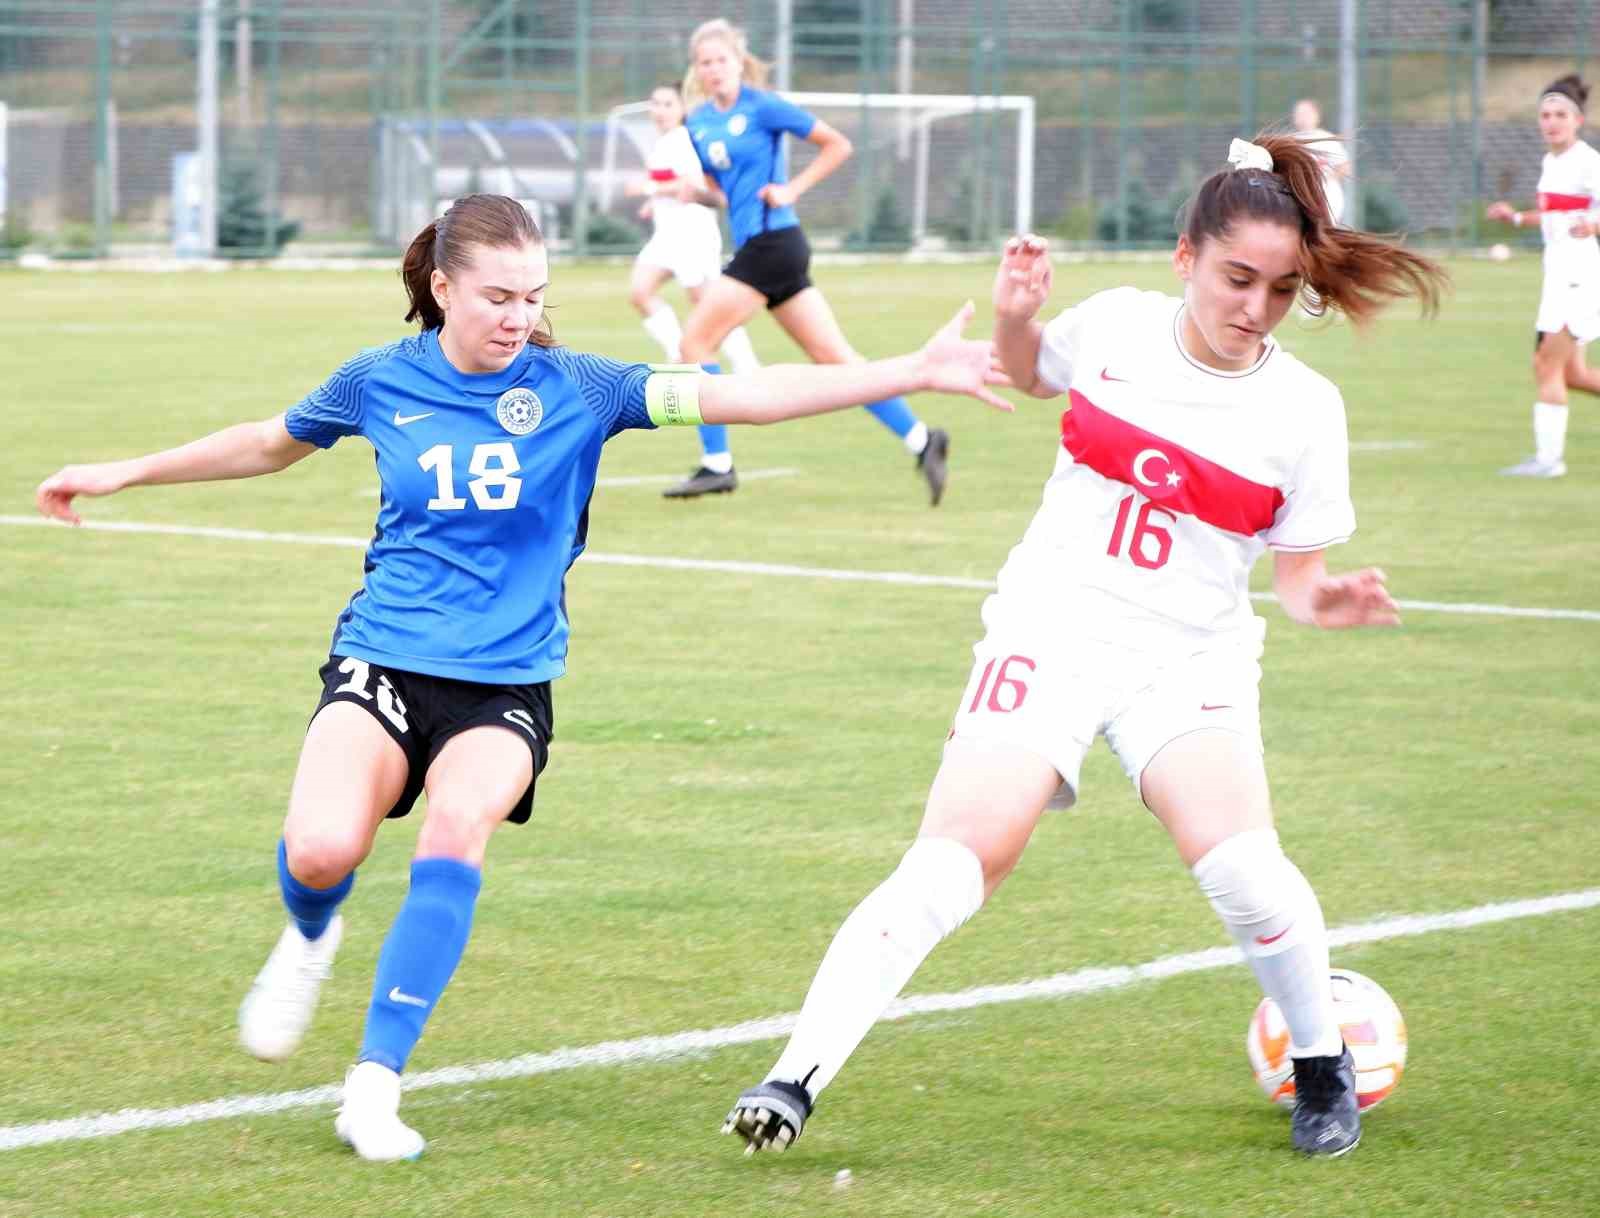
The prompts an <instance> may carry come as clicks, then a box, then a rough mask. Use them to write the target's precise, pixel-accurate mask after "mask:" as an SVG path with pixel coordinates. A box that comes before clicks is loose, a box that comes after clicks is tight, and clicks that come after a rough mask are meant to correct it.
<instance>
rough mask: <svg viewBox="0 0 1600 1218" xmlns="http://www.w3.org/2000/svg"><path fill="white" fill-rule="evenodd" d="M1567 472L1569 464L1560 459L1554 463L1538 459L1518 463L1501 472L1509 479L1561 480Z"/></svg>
mask: <svg viewBox="0 0 1600 1218" xmlns="http://www.w3.org/2000/svg"><path fill="white" fill-rule="evenodd" d="M1566 472H1567V463H1566V462H1565V461H1562V460H1561V459H1560V458H1557V459H1556V460H1554V461H1541V460H1539V458H1538V457H1529V458H1528V459H1527V460H1526V461H1518V462H1517V463H1516V464H1515V465H1508V466H1506V467H1505V469H1503V470H1501V471H1500V473H1501V474H1502V475H1503V476H1505V477H1507V478H1561V477H1565V475H1566Z"/></svg>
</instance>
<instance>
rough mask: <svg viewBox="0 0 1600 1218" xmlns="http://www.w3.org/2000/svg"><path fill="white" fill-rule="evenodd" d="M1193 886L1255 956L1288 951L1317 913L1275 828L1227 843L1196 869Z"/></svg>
mask: <svg viewBox="0 0 1600 1218" xmlns="http://www.w3.org/2000/svg"><path fill="white" fill-rule="evenodd" d="M1192 871H1193V874H1194V878H1195V882H1196V883H1198V884H1199V885H1200V891H1201V892H1202V893H1204V894H1205V897H1206V899H1207V900H1208V901H1210V903H1211V907H1212V909H1214V910H1215V911H1216V913H1217V916H1218V917H1220V918H1221V919H1222V920H1223V922H1224V923H1225V924H1226V925H1227V926H1228V928H1229V929H1230V930H1231V931H1233V932H1234V934H1235V935H1236V936H1238V937H1239V938H1240V941H1241V942H1244V943H1246V944H1247V945H1248V946H1247V950H1249V951H1250V952H1252V953H1257V954H1263V955H1265V954H1271V953H1272V952H1275V951H1284V950H1287V949H1288V948H1289V947H1292V946H1294V945H1295V944H1296V943H1298V942H1299V937H1298V934H1297V933H1291V932H1295V931H1297V930H1298V929H1299V928H1301V926H1302V923H1304V922H1306V921H1307V920H1308V918H1309V915H1310V914H1311V913H1312V912H1313V911H1314V910H1315V909H1316V897H1315V895H1314V894H1313V893H1312V891H1311V886H1310V885H1309V884H1307V883H1306V879H1305V876H1303V875H1302V874H1301V873H1300V869H1299V868H1298V867H1296V866H1295V865H1294V863H1293V862H1292V861H1291V860H1290V859H1289V857H1288V856H1287V855H1286V854H1284V852H1283V848H1282V847H1281V846H1280V845H1279V844H1278V834H1277V832H1276V830H1273V829H1247V830H1245V831H1244V832H1242V833H1235V834H1234V835H1233V836H1232V837H1228V838H1225V839H1223V840H1222V841H1221V842H1219V843H1217V845H1215V846H1213V847H1212V848H1211V849H1210V850H1208V851H1207V852H1206V853H1205V854H1204V855H1203V856H1201V858H1200V860H1199V861H1198V862H1197V863H1195V865H1194V867H1193V868H1192Z"/></svg>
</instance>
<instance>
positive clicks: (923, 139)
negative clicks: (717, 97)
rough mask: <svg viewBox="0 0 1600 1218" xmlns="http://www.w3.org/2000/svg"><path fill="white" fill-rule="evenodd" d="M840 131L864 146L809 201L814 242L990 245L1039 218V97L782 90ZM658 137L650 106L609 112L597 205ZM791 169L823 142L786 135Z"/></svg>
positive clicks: (611, 198)
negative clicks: (1036, 202) (1035, 192)
mask: <svg viewBox="0 0 1600 1218" xmlns="http://www.w3.org/2000/svg"><path fill="white" fill-rule="evenodd" d="M784 97H786V98H787V99H788V100H789V101H792V102H793V103H794V104H795V105H797V106H799V107H800V108H801V109H803V110H807V111H809V112H810V113H812V114H814V115H816V116H817V117H818V118H819V119H821V120H823V121H824V122H826V123H828V124H829V125H830V126H832V127H835V128H837V129H838V130H840V131H842V132H843V133H844V134H845V135H847V136H848V137H849V138H850V141H851V143H852V144H853V145H854V146H855V153H854V155H853V156H852V157H851V158H850V160H848V161H846V162H845V163H844V165H843V166H841V167H840V168H839V169H838V170H837V171H836V172H835V173H834V174H832V175H831V176H830V177H829V178H827V179H826V180H825V181H823V182H822V183H820V184H819V185H818V186H817V187H816V188H815V189H814V190H812V191H810V192H809V193H808V194H807V195H806V197H805V199H804V200H803V201H802V202H801V204H800V214H801V219H802V220H803V222H804V224H805V227H806V232H807V233H808V234H809V235H810V236H811V237H812V238H813V241H814V242H815V243H816V244H819V245H823V246H828V245H847V246H858V247H861V248H872V247H873V246H880V247H881V246H885V245H898V246H901V247H907V246H909V247H910V248H913V249H928V248H930V247H934V246H938V245H940V244H947V245H967V244H973V243H986V242H988V241H990V240H992V239H993V238H994V237H995V236H996V235H997V234H999V233H1002V232H1026V231H1028V230H1029V229H1030V228H1032V227H1033V183H1034V99H1033V98H1032V97H1026V96H1001V97H992V96H967V95H963V94H931V93H785V94H784ZM654 140H655V128H654V126H653V125H652V124H651V122H650V119H649V114H648V103H646V102H632V103H629V104H627V105H622V106H617V107H615V108H614V109H612V111H611V113H610V114H609V116H608V117H607V119H606V138H605V150H604V153H603V155H602V158H601V165H600V167H599V171H598V175H597V182H596V189H594V191H593V193H592V195H591V198H593V199H594V202H595V205H596V206H597V207H598V208H599V209H601V210H603V211H609V210H612V209H615V208H617V207H618V206H619V198H620V196H621V193H622V189H623V187H624V185H625V183H626V181H627V180H628V179H629V178H632V177H636V176H637V175H638V173H639V171H640V169H641V167H642V165H643V161H644V156H645V154H646V153H647V152H648V151H649V148H650V146H651V144H652V142H653V141H654ZM786 148H787V151H788V155H789V158H790V164H789V174H790V177H793V176H794V175H795V174H796V173H798V172H799V171H800V170H801V169H803V168H804V167H805V165H806V164H807V163H808V162H809V161H810V159H811V157H812V156H813V155H815V152H816V149H815V146H814V145H811V144H809V143H805V142H803V141H799V140H789V141H787V142H786Z"/></svg>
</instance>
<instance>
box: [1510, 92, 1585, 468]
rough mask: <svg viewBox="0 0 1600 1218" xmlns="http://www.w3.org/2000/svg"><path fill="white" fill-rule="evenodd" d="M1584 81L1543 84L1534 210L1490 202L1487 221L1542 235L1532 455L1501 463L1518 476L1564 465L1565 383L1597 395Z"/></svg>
mask: <svg viewBox="0 0 1600 1218" xmlns="http://www.w3.org/2000/svg"><path fill="white" fill-rule="evenodd" d="M1588 98H1589V86H1587V85H1586V84H1584V83H1583V81H1582V80H1580V79H1579V78H1578V77H1577V76H1576V75H1568V76H1563V77H1562V78H1561V79H1560V80H1557V81H1553V82H1551V83H1550V84H1549V85H1548V86H1546V88H1545V90H1544V92H1543V93H1542V94H1541V95H1540V97H1539V134H1540V135H1542V136H1543V137H1544V142H1545V147H1546V149H1547V151H1546V152H1545V154H1544V163H1543V166H1542V168H1541V169H1540V172H1539V205H1538V209H1537V210H1536V211H1531V212H1524V211H1517V210H1515V209H1514V208H1513V207H1512V206H1511V204H1509V203H1506V202H1504V201H1501V202H1497V203H1491V204H1490V205H1489V210H1488V217H1489V219H1491V220H1505V221H1509V222H1510V223H1511V224H1514V225H1516V226H1517V227H1518V228H1521V227H1522V226H1523V225H1524V224H1528V223H1532V222H1533V221H1534V220H1535V219H1537V220H1538V222H1539V231H1540V235H1541V236H1543V238H1544V288H1543V291H1542V292H1541V294H1540V296H1539V315H1538V317H1537V319H1536V320H1535V321H1534V328H1535V330H1536V332H1537V337H1536V338H1535V340H1534V351H1533V378H1534V382H1535V386H1536V389H1537V392H1538V398H1537V400H1535V402H1534V404H1533V442H1534V452H1533V456H1532V457H1530V458H1528V459H1527V460H1526V461H1521V462H1518V463H1517V464H1516V465H1512V466H1509V467H1507V468H1506V469H1503V470H1501V471H1500V472H1501V473H1502V474H1509V475H1511V476H1512V477H1518V478H1559V477H1561V476H1562V475H1563V474H1565V473H1566V472H1567V463H1566V447H1567V390H1568V389H1582V390H1584V391H1585V392H1588V393H1597V394H1600V372H1595V371H1591V370H1590V369H1589V366H1588V364H1587V363H1586V362H1585V360H1584V357H1583V347H1584V344H1585V343H1588V342H1591V341H1593V340H1594V339H1595V338H1600V245H1597V244H1596V243H1595V234H1596V232H1597V231H1600V152H1596V151H1595V150H1594V148H1592V147H1591V146H1590V145H1588V144H1586V143H1584V141H1583V140H1581V139H1579V138H1578V132H1579V131H1580V130H1581V129H1582V128H1583V107H1584V105H1585V104H1586V103H1587V101H1588Z"/></svg>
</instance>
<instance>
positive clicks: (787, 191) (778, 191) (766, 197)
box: [756, 182, 800, 207]
mask: <svg viewBox="0 0 1600 1218" xmlns="http://www.w3.org/2000/svg"><path fill="white" fill-rule="evenodd" d="M799 197H800V196H799V195H798V194H796V193H795V189H794V187H792V186H790V185H789V184H788V183H787V182H768V183H767V184H766V185H765V186H763V187H762V188H761V189H760V190H758V191H756V198H758V199H760V200H761V201H762V202H763V203H765V204H766V205H767V206H768V207H788V206H789V205H790V204H792V203H793V202H794V201H795V200H796V199H798V198H799Z"/></svg>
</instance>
